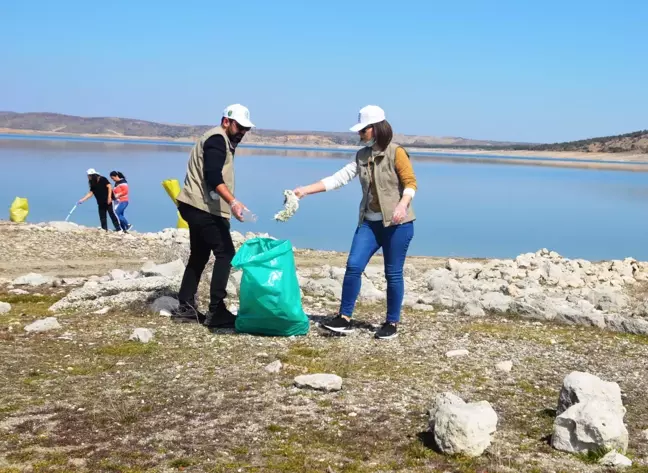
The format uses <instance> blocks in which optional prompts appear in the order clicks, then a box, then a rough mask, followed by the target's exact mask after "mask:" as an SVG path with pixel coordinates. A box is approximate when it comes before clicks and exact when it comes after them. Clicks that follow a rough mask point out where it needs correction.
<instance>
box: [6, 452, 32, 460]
mask: <svg viewBox="0 0 648 473" xmlns="http://www.w3.org/2000/svg"><path fill="white" fill-rule="evenodd" d="M33 457H34V452H33V451H31V450H21V451H19V452H9V453H8V454H7V460H9V461H11V462H14V463H27V462H28V461H30V460H31V459H32V458H33Z"/></svg>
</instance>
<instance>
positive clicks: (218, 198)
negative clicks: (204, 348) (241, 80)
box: [173, 104, 254, 328]
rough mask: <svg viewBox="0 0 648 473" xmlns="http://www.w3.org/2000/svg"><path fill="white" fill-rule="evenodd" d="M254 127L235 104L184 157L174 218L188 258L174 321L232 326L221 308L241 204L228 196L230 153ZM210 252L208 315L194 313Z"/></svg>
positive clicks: (231, 318) (231, 178)
mask: <svg viewBox="0 0 648 473" xmlns="http://www.w3.org/2000/svg"><path fill="white" fill-rule="evenodd" d="M253 126H254V125H253V124H252V122H251V121H250V112H249V111H248V109H247V108H246V107H244V106H243V105H240V104H234V105H230V106H228V107H227V108H225V110H224V111H223V116H222V118H221V123H220V125H219V126H217V127H214V128H212V129H211V130H209V131H207V132H206V133H205V134H203V135H202V136H201V137H200V138H199V139H198V140H197V142H196V144H195V145H194V147H193V149H192V150H191V154H190V156H189V163H188V165H187V175H186V177H185V181H184V187H183V188H182V191H181V192H180V194H179V195H178V197H177V200H178V210H179V212H180V215H181V216H182V218H183V219H185V221H186V222H187V224H188V225H189V245H190V255H189V261H188V262H187V267H186V268H185V272H184V276H183V278H182V284H181V286H180V291H179V293H178V300H179V302H180V305H179V307H178V309H177V310H176V311H174V314H173V315H174V317H176V320H180V321H182V319H183V318H184V319H185V320H187V319H192V318H193V319H198V322H199V323H201V324H203V325H205V326H207V327H209V328H225V327H233V326H234V323H235V321H236V317H235V316H234V315H233V314H232V313H231V312H230V311H229V310H228V309H227V307H226V306H225V297H226V296H227V291H226V287H227V281H228V279H229V275H230V270H231V262H232V258H234V253H235V250H234V243H233V242H232V236H231V234H230V218H231V216H232V215H233V216H234V217H235V218H236V219H238V220H240V221H243V215H244V211H245V210H247V209H246V207H245V205H243V204H242V203H241V202H240V201H238V200H237V199H236V198H235V197H234V153H235V152H236V147H237V145H238V144H239V143H240V142H241V140H242V139H243V137H244V136H245V134H246V133H247V132H248V131H249V130H250V129H251V128H252V127H253ZM211 253H213V254H214V269H213V273H212V280H211V286H210V294H209V296H210V300H209V311H208V312H207V314H201V313H200V312H199V311H198V309H197V301H196V293H197V291H198V283H199V282H200V278H201V276H202V273H203V270H204V269H205V265H206V264H207V261H209V257H210V255H211Z"/></svg>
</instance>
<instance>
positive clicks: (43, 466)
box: [32, 453, 68, 473]
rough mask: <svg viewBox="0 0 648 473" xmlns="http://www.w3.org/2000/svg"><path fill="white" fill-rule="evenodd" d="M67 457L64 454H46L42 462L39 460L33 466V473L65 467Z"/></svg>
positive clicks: (42, 472)
mask: <svg viewBox="0 0 648 473" xmlns="http://www.w3.org/2000/svg"><path fill="white" fill-rule="evenodd" d="M67 462H68V460H67V455H65V454H64V453H48V454H47V455H45V458H44V459H43V460H40V461H38V462H36V463H34V465H33V470H32V471H33V472H35V473H45V472H49V471H51V470H52V468H55V467H59V466H63V465H67Z"/></svg>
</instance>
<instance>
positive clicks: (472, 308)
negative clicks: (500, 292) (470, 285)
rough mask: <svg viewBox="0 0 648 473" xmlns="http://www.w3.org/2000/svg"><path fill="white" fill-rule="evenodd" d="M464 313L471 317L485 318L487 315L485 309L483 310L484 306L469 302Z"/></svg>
mask: <svg viewBox="0 0 648 473" xmlns="http://www.w3.org/2000/svg"><path fill="white" fill-rule="evenodd" d="M463 313H464V315H467V316H469V317H483V316H484V315H486V312H484V309H482V306H481V305H480V304H479V303H478V302H469V303H468V304H466V305H465V306H464V308H463Z"/></svg>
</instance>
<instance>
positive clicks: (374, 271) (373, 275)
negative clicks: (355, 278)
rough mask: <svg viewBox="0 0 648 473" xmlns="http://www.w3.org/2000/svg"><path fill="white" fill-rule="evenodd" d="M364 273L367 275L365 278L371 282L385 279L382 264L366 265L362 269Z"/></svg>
mask: <svg viewBox="0 0 648 473" xmlns="http://www.w3.org/2000/svg"><path fill="white" fill-rule="evenodd" d="M364 275H365V276H366V277H367V279H370V280H371V281H372V282H376V281H379V280H382V279H385V270H384V269H383V267H382V266H376V265H372V264H370V265H367V267H366V268H365V270H364Z"/></svg>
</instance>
